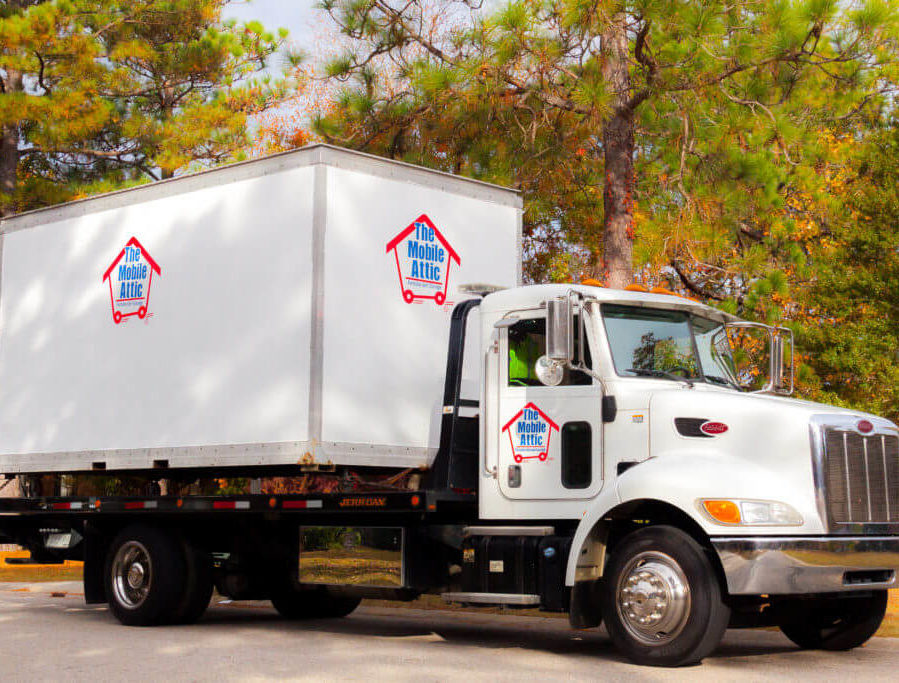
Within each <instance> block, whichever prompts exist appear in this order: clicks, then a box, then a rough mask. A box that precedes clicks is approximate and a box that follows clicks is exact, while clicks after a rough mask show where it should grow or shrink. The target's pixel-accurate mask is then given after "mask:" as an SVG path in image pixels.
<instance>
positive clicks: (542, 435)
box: [502, 403, 559, 462]
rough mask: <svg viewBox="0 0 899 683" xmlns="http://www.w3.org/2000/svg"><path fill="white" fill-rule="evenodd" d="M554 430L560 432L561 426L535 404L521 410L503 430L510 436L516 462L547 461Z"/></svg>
mask: <svg viewBox="0 0 899 683" xmlns="http://www.w3.org/2000/svg"><path fill="white" fill-rule="evenodd" d="M553 430H556V431H559V426H558V425H557V424H556V423H555V422H553V421H552V419H551V418H550V417H549V415H547V414H546V413H544V412H543V411H542V410H540V408H538V407H537V406H536V405H534V404H533V403H528V404H527V405H526V406H525V407H524V408H522V409H521V410H519V411H518V412H517V413H516V414H515V417H513V418H512V419H511V420H509V421H508V422H507V423H506V426H505V427H503V429H502V431H504V432H507V433H508V434H509V444H510V445H511V446H512V458H513V459H514V460H515V462H521V461H522V460H533V459H536V460H540V461H541V462H543V461H544V460H546V458H547V456H548V455H549V440H550V437H551V436H552V434H553Z"/></svg>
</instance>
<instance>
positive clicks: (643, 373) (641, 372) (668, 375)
mask: <svg viewBox="0 0 899 683" xmlns="http://www.w3.org/2000/svg"><path fill="white" fill-rule="evenodd" d="M625 372H632V373H634V374H635V375H638V376H640V377H662V378H664V379H673V380H676V381H678V382H683V383H684V384H686V385H687V386H688V387H690V388H691V389H692V388H693V380H691V379H687V378H686V377H681V376H680V375H675V374H674V373H673V372H666V371H665V370H647V369H646V368H628V369H627V370H625Z"/></svg>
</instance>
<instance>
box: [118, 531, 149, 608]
mask: <svg viewBox="0 0 899 683" xmlns="http://www.w3.org/2000/svg"><path fill="white" fill-rule="evenodd" d="M152 583H153V565H152V563H151V561H150V553H149V552H148V551H147V549H146V547H144V545H143V544H142V543H139V542H137V541H128V542H127V543H124V544H122V547H120V548H119V549H118V551H117V552H116V554H115V557H114V558H113V560H112V592H113V595H114V596H115V599H116V602H118V603H119V604H120V605H121V606H122V607H125V608H126V609H137V608H138V607H140V606H141V605H142V604H144V602H145V601H146V599H147V596H148V595H149V594H150V586H151V585H152Z"/></svg>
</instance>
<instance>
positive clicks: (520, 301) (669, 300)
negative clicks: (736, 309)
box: [481, 284, 741, 323]
mask: <svg viewBox="0 0 899 683" xmlns="http://www.w3.org/2000/svg"><path fill="white" fill-rule="evenodd" d="M571 291H575V292H579V293H580V294H583V295H584V296H586V297H589V298H590V299H594V300H597V301H599V302H601V303H614V304H622V305H626V306H640V307H645V308H659V309H666V310H669V311H685V312H688V313H693V314H694V315H698V316H701V317H703V318H709V319H710V320H717V321H720V322H722V323H725V322H740V320H741V319H740V318H738V317H736V316H734V315H731V314H730V313H725V312H724V311H721V310H719V309H717V308H713V307H711V306H706V305H705V304H702V303H699V302H698V301H693V300H692V299H688V298H686V297H682V296H679V295H677V294H674V293H673V292H672V293H670V294H666V293H661V292H660V291H658V290H657V291H655V292H648V291H639V290H625V289H609V288H607V287H595V286H591V285H573V284H552V285H528V286H525V287H515V288H512V289H503V290H500V291H498V292H494V293H492V294H488V295H487V296H486V297H484V301H483V302H482V303H481V310H483V311H488V312H500V311H514V310H520V309H530V308H537V307H539V306H540V304H541V303H542V302H543V301H546V300H547V299H551V298H553V297H557V296H565V294H567V293H568V292H571Z"/></svg>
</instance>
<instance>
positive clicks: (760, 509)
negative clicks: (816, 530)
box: [698, 499, 802, 526]
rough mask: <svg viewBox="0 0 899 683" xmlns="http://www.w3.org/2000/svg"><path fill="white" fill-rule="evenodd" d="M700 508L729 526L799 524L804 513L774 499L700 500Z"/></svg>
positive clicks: (714, 519)
mask: <svg viewBox="0 0 899 683" xmlns="http://www.w3.org/2000/svg"><path fill="white" fill-rule="evenodd" d="M698 503H699V508H700V509H701V510H702V511H703V512H705V514H706V515H707V516H708V517H711V518H712V521H714V522H717V523H718V524H727V525H728V526H799V525H801V524H802V515H800V514H799V513H798V512H796V510H794V509H793V508H792V507H791V506H789V505H787V504H786V503H780V502H777V501H773V500H717V499H716V500H705V499H704V500H700V501H698Z"/></svg>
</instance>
